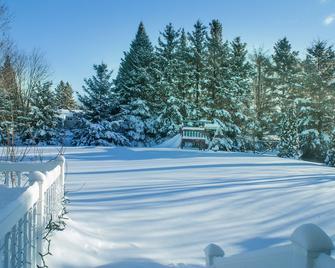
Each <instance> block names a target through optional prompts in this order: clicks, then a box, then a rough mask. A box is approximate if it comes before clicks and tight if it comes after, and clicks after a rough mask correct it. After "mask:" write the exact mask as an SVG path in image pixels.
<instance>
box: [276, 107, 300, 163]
mask: <svg viewBox="0 0 335 268" xmlns="http://www.w3.org/2000/svg"><path fill="white" fill-rule="evenodd" d="M285 115H286V120H285V121H283V122H282V125H281V128H280V129H281V132H280V135H279V137H280V142H279V145H278V156H279V157H289V158H297V157H298V156H299V143H298V131H297V130H298V128H297V119H296V114H295V108H294V107H291V108H288V111H286V112H285Z"/></svg>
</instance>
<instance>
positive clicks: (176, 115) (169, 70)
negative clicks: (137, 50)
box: [156, 23, 183, 138]
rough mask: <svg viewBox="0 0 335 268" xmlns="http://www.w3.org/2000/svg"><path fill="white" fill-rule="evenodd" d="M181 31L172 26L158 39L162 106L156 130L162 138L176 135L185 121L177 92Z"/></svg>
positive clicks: (159, 84)
mask: <svg viewBox="0 0 335 268" xmlns="http://www.w3.org/2000/svg"><path fill="white" fill-rule="evenodd" d="M178 38H179V31H176V30H175V29H174V28H173V26H172V24H171V23H170V24H168V25H167V26H166V27H165V30H164V32H163V33H161V36H160V37H159V39H158V47H157V59H158V64H159V72H160V79H159V82H158V83H157V87H158V90H159V91H160V93H159V97H160V101H161V104H162V107H161V109H160V111H158V117H157V123H156V128H157V129H158V132H159V135H160V136H161V137H163V138H164V137H169V136H172V135H175V134H176V133H178V131H179V126H180V125H181V123H182V121H183V116H182V112H181V102H182V100H181V99H180V98H179V94H178V92H177V90H178V86H177V79H176V73H177V71H178V59H177V47H178V42H179V40H178Z"/></svg>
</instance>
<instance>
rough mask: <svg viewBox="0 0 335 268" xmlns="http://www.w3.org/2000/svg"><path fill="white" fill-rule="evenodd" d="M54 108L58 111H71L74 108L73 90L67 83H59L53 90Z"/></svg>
mask: <svg viewBox="0 0 335 268" xmlns="http://www.w3.org/2000/svg"><path fill="white" fill-rule="evenodd" d="M55 93H56V106H57V108H58V109H67V110H73V109H75V108H76V101H75V100H74V97H73V89H72V87H71V85H70V84H69V82H66V83H64V81H60V82H59V84H58V85H57V87H56V89H55Z"/></svg>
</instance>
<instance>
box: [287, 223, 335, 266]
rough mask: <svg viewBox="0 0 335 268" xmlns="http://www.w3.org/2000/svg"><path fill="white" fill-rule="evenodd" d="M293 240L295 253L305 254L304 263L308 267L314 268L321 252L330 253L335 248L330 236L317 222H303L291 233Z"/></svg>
mask: <svg viewBox="0 0 335 268" xmlns="http://www.w3.org/2000/svg"><path fill="white" fill-rule="evenodd" d="M291 241H292V245H293V250H294V252H293V253H294V254H297V255H300V256H301V255H303V256H304V258H305V259H304V260H303V264H304V266H305V267H306V268H314V267H315V265H314V263H315V260H316V258H318V257H319V255H320V254H321V253H325V254H327V255H330V252H331V250H332V249H334V245H333V242H332V240H331V239H330V238H329V236H328V235H327V234H326V233H325V232H324V231H323V230H322V229H321V228H320V227H318V226H317V225H315V224H303V225H301V226H300V227H298V228H297V229H296V230H295V231H294V232H293V234H292V235H291ZM299 262H300V261H299ZM300 263H301V262H300Z"/></svg>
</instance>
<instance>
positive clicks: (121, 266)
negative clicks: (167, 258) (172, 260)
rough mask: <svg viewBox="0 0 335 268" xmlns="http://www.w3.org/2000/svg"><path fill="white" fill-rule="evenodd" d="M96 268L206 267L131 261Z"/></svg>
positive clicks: (201, 267) (146, 260) (141, 260)
mask: <svg viewBox="0 0 335 268" xmlns="http://www.w3.org/2000/svg"><path fill="white" fill-rule="evenodd" d="M96 268H204V266H200V265H188V264H177V265H172V264H171V265H163V264H160V263H157V262H154V261H152V260H149V259H129V260H123V261H118V262H114V263H110V264H105V265H102V266H98V267H96Z"/></svg>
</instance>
